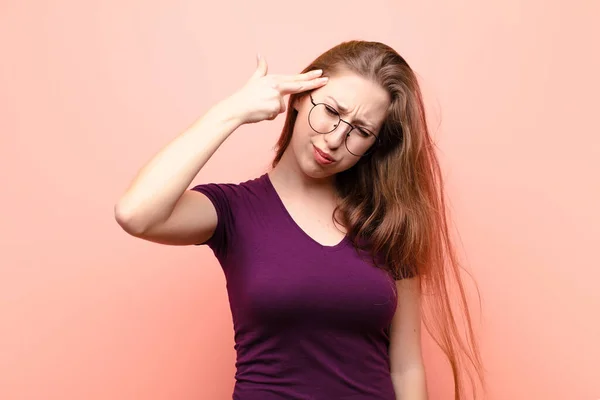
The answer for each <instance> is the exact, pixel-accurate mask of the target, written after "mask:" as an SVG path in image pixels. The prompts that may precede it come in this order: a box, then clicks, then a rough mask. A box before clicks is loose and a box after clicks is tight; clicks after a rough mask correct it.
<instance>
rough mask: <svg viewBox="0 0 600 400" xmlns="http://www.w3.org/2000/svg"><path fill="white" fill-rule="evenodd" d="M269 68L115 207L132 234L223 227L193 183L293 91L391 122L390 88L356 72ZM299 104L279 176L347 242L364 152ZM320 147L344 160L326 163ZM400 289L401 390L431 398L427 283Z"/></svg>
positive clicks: (319, 231) (291, 199) (195, 238)
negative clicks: (343, 192)
mask: <svg viewBox="0 0 600 400" xmlns="http://www.w3.org/2000/svg"><path fill="white" fill-rule="evenodd" d="M267 72H268V68H267V64H266V61H265V60H264V58H262V57H259V58H258V66H257V68H256V70H255V71H254V73H253V74H252V76H251V78H250V79H249V80H248V82H247V83H246V84H245V85H244V86H243V87H242V88H241V89H240V90H238V91H237V92H235V93H233V94H232V95H231V96H229V97H228V98H226V99H224V100H223V101H221V102H219V103H218V104H215V105H214V106H213V107H212V108H211V109H210V110H209V111H208V112H207V113H206V114H205V115H204V116H202V117H201V118H199V119H198V120H197V121H195V122H194V123H193V124H192V125H191V126H190V127H188V128H187V129H186V130H185V131H184V132H182V133H181V134H180V135H179V136H177V137H176V138H175V139H173V140H172V141H171V142H170V143H168V144H167V145H166V146H165V147H163V148H162V149H160V151H158V152H157V153H156V154H155V155H154V156H153V157H152V158H151V159H150V161H148V163H147V164H146V165H144V166H143V167H141V168H140V170H139V171H138V173H137V174H136V176H135V177H134V179H133V180H132V182H131V184H130V185H129V187H128V188H127V190H126V191H125V193H123V195H122V196H121V197H120V198H119V200H118V201H117V203H116V204H115V210H114V211H115V219H116V221H117V223H118V224H119V225H120V226H121V227H122V228H123V230H124V231H126V232H127V233H129V234H130V235H132V236H135V237H138V238H140V239H143V240H147V241H151V242H155V243H162V244H168V245H193V244H197V243H203V242H204V241H206V240H207V239H208V238H210V237H211V236H212V234H213V233H214V230H215V228H216V225H217V214H216V210H215V209H214V207H213V205H212V203H211V202H210V200H208V198H207V197H206V196H205V195H204V194H202V193H199V192H196V191H190V190H187V189H188V188H189V186H190V184H191V183H192V180H193V179H194V178H195V177H196V175H197V174H198V173H199V171H200V170H201V169H202V167H203V166H204V165H205V164H206V162H207V161H208V160H209V159H210V157H211V156H212V155H213V154H214V152H215V151H216V150H217V149H218V148H219V146H220V145H221V144H222V143H223V142H224V141H225V140H226V139H227V137H229V135H231V134H232V133H233V132H234V131H235V130H236V129H237V128H239V127H240V126H241V125H243V124H251V123H257V122H260V121H264V120H272V119H274V118H276V117H277V115H279V114H281V113H283V112H285V111H286V106H285V101H284V97H285V96H287V95H289V94H292V93H303V92H306V91H312V95H313V99H315V101H317V102H326V103H328V104H330V105H332V106H334V107H335V108H337V109H340V105H342V106H345V108H346V109H347V112H345V113H344V114H343V115H342V118H343V119H344V120H346V121H348V122H350V123H353V124H356V125H358V122H357V121H359V120H361V121H362V122H361V123H366V124H368V125H365V127H368V128H369V129H370V130H371V132H373V133H377V131H378V130H379V128H380V127H381V124H382V123H383V120H384V118H385V115H386V111H387V109H388V107H389V102H390V99H389V96H388V94H387V93H386V91H385V90H384V89H383V88H381V87H379V86H378V85H377V84H375V83H373V82H371V81H369V80H366V79H364V78H362V77H360V76H357V75H355V74H353V73H351V72H348V71H341V72H339V73H338V74H336V75H335V76H332V77H330V78H329V79H323V78H321V73H320V72H319V71H317V72H311V73H307V74H296V75H269V74H268V73H267ZM334 100H335V101H334ZM336 102H337V103H336ZM293 107H294V108H295V109H296V110H297V111H298V118H297V122H296V124H295V126H294V131H293V137H292V141H291V144H290V146H288V148H287V149H286V152H285V154H284V155H283V157H282V159H281V161H280V162H279V164H278V165H277V167H275V168H274V169H273V171H271V172H270V173H269V176H270V178H271V181H272V182H273V185H274V186H275V189H276V191H277V192H278V194H279V196H280V197H281V199H282V201H283V203H284V204H285V206H286V208H287V209H288V212H289V213H290V215H291V216H292V218H293V219H294V220H295V221H296V223H297V224H298V225H299V226H300V227H301V228H302V229H303V230H304V231H305V232H306V233H307V234H308V235H309V236H311V237H312V238H313V239H315V240H316V241H317V242H319V243H321V244H323V245H335V244H337V243H339V242H340V241H341V240H342V239H343V237H344V235H345V229H344V227H341V226H334V224H333V222H332V213H333V210H334V208H335V206H336V204H337V199H336V196H335V192H334V190H333V184H332V183H333V177H334V176H335V174H336V173H339V172H341V171H344V170H346V169H348V168H352V167H353V166H354V165H355V164H356V163H357V162H358V161H359V159H360V157H357V156H355V155H352V154H351V153H349V152H348V151H347V149H346V147H345V145H344V137H345V135H346V131H347V129H348V127H347V126H346V125H345V124H341V125H340V127H339V128H338V129H336V130H334V131H333V132H331V133H329V134H325V135H323V134H319V133H316V132H314V131H313V130H312V128H311V127H310V126H309V124H308V113H309V111H310V109H311V107H312V103H311V101H310V98H309V96H307V95H305V96H301V97H300V98H299V100H298V101H297V102H296V104H294V105H293ZM313 146H316V147H318V148H319V149H321V150H322V151H324V152H326V153H328V154H329V155H330V156H331V157H333V158H334V159H335V162H334V163H332V164H329V165H327V166H323V165H320V164H318V163H317V162H316V161H315V157H314V147H313ZM396 286H397V289H398V294H399V296H398V308H397V311H396V314H395V316H394V318H393V322H392V334H391V346H390V357H391V373H392V379H393V382H394V388H395V391H396V395H397V398H398V399H400V398H401V399H402V400H423V399H426V398H427V395H426V389H425V373H424V368H423V361H422V356H421V342H420V338H421V334H420V326H421V325H420V323H421V317H420V298H421V295H420V291H419V288H420V285H419V282H418V280H417V278H414V279H405V280H402V281H398V282H396Z"/></svg>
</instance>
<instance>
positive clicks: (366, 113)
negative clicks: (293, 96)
mask: <svg viewBox="0 0 600 400" xmlns="http://www.w3.org/2000/svg"><path fill="white" fill-rule="evenodd" d="M389 106H390V97H389V94H388V93H387V92H386V91H385V89H383V88H382V87H381V86H379V85H378V84H377V83H374V82H372V81H370V80H367V79H365V78H363V77H361V76H359V75H357V74H355V73H353V72H349V71H343V72H339V73H336V74H335V75H333V76H330V77H329V81H328V83H327V84H326V85H325V86H323V87H321V88H319V89H317V90H314V91H313V92H311V93H310V94H305V95H303V96H302V97H301V98H299V99H298V101H297V102H296V104H294V108H295V109H296V110H297V111H298V116H297V118H296V123H295V125H294V130H293V135H292V140H291V143H290V146H289V147H288V151H291V152H292V153H293V156H294V158H295V160H296V162H297V164H298V166H299V167H300V170H301V171H302V172H304V173H305V174H306V175H308V176H309V177H311V178H315V179H323V178H329V177H332V176H333V175H335V174H337V173H339V172H342V171H345V170H347V169H349V168H352V167H353V166H354V165H355V164H356V163H357V162H358V161H359V160H360V158H361V156H362V155H364V153H365V152H367V151H369V150H370V149H371V147H372V146H373V145H374V143H375V141H376V137H377V136H378V135H379V130H380V129H381V126H382V125H383V122H384V120H385V118H386V116H387V110H388V108H389Z"/></svg>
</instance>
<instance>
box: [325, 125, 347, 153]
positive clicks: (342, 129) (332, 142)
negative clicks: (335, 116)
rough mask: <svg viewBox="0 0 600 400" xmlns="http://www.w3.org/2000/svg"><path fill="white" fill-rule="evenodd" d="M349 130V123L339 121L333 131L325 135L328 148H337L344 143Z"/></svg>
mask: <svg viewBox="0 0 600 400" xmlns="http://www.w3.org/2000/svg"><path fill="white" fill-rule="evenodd" d="M351 130H352V127H351V126H350V125H349V124H346V123H344V121H340V123H339V125H338V126H336V127H335V129H334V130H333V131H331V132H329V133H328V134H326V135H325V143H327V146H328V147H329V148H330V149H337V148H338V147H340V146H341V145H342V144H343V143H344V141H345V140H346V136H348V134H349V133H350V131H351Z"/></svg>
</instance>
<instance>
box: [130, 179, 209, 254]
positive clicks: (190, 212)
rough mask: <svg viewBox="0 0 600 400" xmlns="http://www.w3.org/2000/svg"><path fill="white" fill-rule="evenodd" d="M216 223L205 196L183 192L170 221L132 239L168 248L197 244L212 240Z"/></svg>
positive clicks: (168, 219) (147, 229)
mask: <svg viewBox="0 0 600 400" xmlns="http://www.w3.org/2000/svg"><path fill="white" fill-rule="evenodd" d="M217 222H218V218H217V212H216V209H215V206H214V205H213V203H212V201H211V200H210V199H209V198H208V197H207V196H206V195H205V194H204V193H201V192H199V191H195V190H186V191H185V192H184V193H183V194H182V195H181V197H180V198H179V200H178V201H177V204H176V205H175V207H174V209H173V212H172V213H171V215H170V216H169V218H167V219H166V220H165V221H164V222H161V223H158V224H154V225H152V226H150V227H148V228H146V229H145V230H144V231H142V232H139V233H137V234H135V236H137V237H140V238H142V239H145V240H148V241H151V242H156V243H161V244H168V245H193V244H199V243H204V242H206V241H207V240H208V239H210V238H211V237H212V235H213V234H214V232H215V229H216V227H217Z"/></svg>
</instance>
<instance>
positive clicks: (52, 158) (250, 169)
mask: <svg viewBox="0 0 600 400" xmlns="http://www.w3.org/2000/svg"><path fill="white" fill-rule="evenodd" d="M50 3H52V5H49V4H50ZM408 3H409V2H399V1H395V2H393V1H387V0H370V1H369V2H368V6H365V5H364V4H360V3H352V2H348V1H344V2H342V1H325V2H323V1H302V2H292V3H289V5H286V4H288V3H286V2H281V1H274V0H260V1H254V2H242V1H232V0H225V1H218V2H212V1H211V2H203V1H183V0H180V1H162V2H161V1H123V0H121V1H118V2H117V1H115V0H112V1H103V2H84V1H74V0H70V1H68V0H63V1H54V2H27V1H17V0H12V1H11V0H4V1H2V2H1V4H0V51H1V56H0V57H1V59H0V88H1V89H0V116H1V117H0V176H1V178H2V181H3V187H4V190H3V192H2V196H1V197H0V199H1V200H0V201H1V202H2V207H1V208H0V220H1V221H2V223H1V230H0V243H1V244H0V246H1V247H0V265H1V269H0V278H1V279H0V399H6V400H33V399H35V400H38V399H44V400H46V399H47V400H58V399H61V400H71V399H73V400H74V399H78V400H79V399H86V400H96V399H112V400H119V399H123V400H124V399H134V398H135V399H146V400H159V399H165V400H166V399H169V400H172V399H226V398H228V397H229V396H230V390H231V387H232V384H233V379H232V374H233V372H234V367H233V362H234V353H233V349H232V344H233V341H232V331H231V321H230V315H229V309H228V305H227V298H226V293H225V288H224V279H223V277H222V275H221V272H220V270H219V267H218V265H217V264H216V262H215V260H214V259H213V257H212V254H211V253H210V252H209V250H207V249H205V248H191V247H190V248H170V247H166V246H160V245H155V244H150V243H145V242H142V241H139V240H136V239H133V238H131V237H128V236H127V235H126V234H125V233H124V232H122V231H121V230H120V228H119V227H118V225H117V224H116V223H115V222H114V219H113V204H114V202H115V201H116V199H117V197H118V196H119V194H120V193H121V192H122V190H124V188H125V186H126V184H127V183H128V182H129V180H130V179H131V178H132V177H133V174H134V173H135V171H136V170H137V168H138V167H139V166H141V165H142V163H144V162H145V161H146V160H147V159H148V158H149V157H150V156H151V155H152V154H153V153H154V152H155V151H156V150H157V149H158V148H159V147H161V146H162V145H164V144H165V143H166V142H167V141H169V140H170V139H171V138H172V137H173V136H174V135H176V134H177V133H179V131H181V130H183V129H184V128H186V127H187V125H188V124H190V123H191V122H192V121H193V120H194V119H195V118H197V117H198V116H199V115H201V113H203V112H204V111H205V110H206V109H207V107H209V105H211V104H212V103H213V102H214V101H216V100H218V99H220V98H222V97H224V96H226V95H228V94H229V93H230V92H231V91H233V90H235V89H236V88H237V87H239V85H241V84H242V83H243V82H244V81H245V80H246V78H247V77H248V76H249V75H250V74H251V73H252V71H253V70H254V66H255V64H254V63H255V58H254V55H255V52H256V51H260V52H261V53H262V54H264V55H265V56H266V57H267V59H268V61H269V62H270V68H271V71H275V72H294V71H298V70H300V69H301V68H302V67H303V66H304V65H305V64H306V63H307V62H308V61H309V60H311V59H312V58H313V57H314V56H315V55H317V54H318V53H319V52H321V51H322V50H325V49H326V48H327V47H329V46H331V45H333V44H336V43H337V42H339V41H341V40H344V39H349V38H367V39H376V40H382V41H385V42H388V43H389V44H391V45H393V46H394V47H396V48H397V49H398V50H399V51H401V53H402V54H403V55H405V56H406V58H407V59H408V60H409V62H410V63H411V65H412V66H413V67H414V68H415V69H416V70H417V71H418V72H419V75H420V76H421V77H422V79H423V85H424V91H425V94H426V100H427V103H428V105H429V107H430V112H431V114H430V116H431V121H432V127H433V128H434V129H435V135H436V138H437V140H438V141H439V145H440V150H441V157H442V162H443V164H444V166H445V171H446V176H447V182H448V191H449V194H450V196H451V197H450V198H451V202H452V206H453V209H454V215H455V219H456V222H457V225H458V228H459V230H460V232H461V236H462V241H463V245H464V250H463V252H464V253H465V254H466V255H467V256H468V266H469V267H470V268H471V269H472V270H473V271H474V274H475V276H476V278H477V279H478V281H479V284H480V288H481V291H482V296H483V302H484V303H483V305H484V318H483V320H482V325H481V331H482V334H483V337H482V346H483V352H484V357H485V361H486V363H487V368H488V379H489V382H490V394H489V396H488V398H489V399H492V400H509V399H510V400H512V399H527V400H530V399H544V400H576V399H582V400H584V399H586V400H593V399H597V398H599V397H600V367H599V366H598V365H599V362H600V344H599V340H600V319H599V314H600V312H599V310H600V295H599V291H598V282H599V281H600V268H599V267H600V256H599V255H598V249H599V248H600V211H599V210H600V207H599V205H600V183H599V182H600V180H599V178H598V176H599V173H600V150H599V148H600V135H599V134H600V129H599V122H598V112H599V111H598V106H599V102H598V93H600V80H599V78H598V71H600V58H599V57H598V52H597V47H598V43H597V42H598V38H599V37H600V28H599V27H598V23H597V16H598V13H599V11H600V7H599V6H598V3H597V2H593V1H587V2H586V1H569V2H564V1H559V0H552V1H549V0H545V1H541V0H538V1H528V2H525V1H520V2H519V1H516V0H504V1H496V2H494V4H491V5H490V4H487V3H486V4H487V5H483V4H484V2H481V1H475V0H470V1H460V2H439V1H433V0H428V1H413V2H410V4H408ZM584 3H585V4H584ZM251 4H252V5H251ZM353 4H354V5H353ZM209 7H216V9H213V11H210V12H209ZM328 32H335V33H328ZM281 123H282V118H279V119H277V120H276V121H274V122H273V123H263V124H259V125H255V126H248V127H244V128H243V129H241V130H240V131H239V132H238V134H236V135H234V136H233V137H232V138H231V140H229V141H228V142H227V143H226V144H225V145H224V146H223V148H222V149H221V150H220V151H219V152H218V154H217V155H216V156H215V157H214V158H213V159H212V160H211V162H210V163H209V165H208V166H207V167H206V169H205V170H204V171H203V172H202V173H201V176H199V179H198V181H200V180H202V181H207V180H211V181H221V180H228V181H239V180H241V179H245V178H248V177H251V176H254V175H255V174H257V173H259V172H260V171H262V170H263V168H264V167H265V166H266V165H267V163H268V161H269V159H270V156H271V148H272V145H273V144H274V142H275V139H276V137H277V135H278V130H279V128H280V126H281ZM426 354H427V367H428V370H429V380H430V386H431V394H432V397H431V398H432V399H436V400H437V399H440V400H441V399H450V396H448V395H447V394H444V391H445V390H446V389H447V387H448V383H449V382H448V377H447V375H446V374H447V372H448V370H447V369H446V367H445V365H444V364H443V363H441V362H440V361H439V360H440V359H439V354H438V353H437V352H436V351H435V349H433V348H431V347H429V346H428V349H427V352H426Z"/></svg>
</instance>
